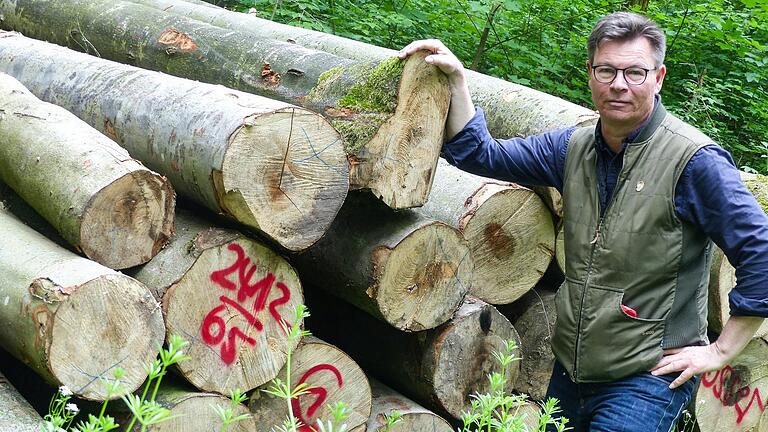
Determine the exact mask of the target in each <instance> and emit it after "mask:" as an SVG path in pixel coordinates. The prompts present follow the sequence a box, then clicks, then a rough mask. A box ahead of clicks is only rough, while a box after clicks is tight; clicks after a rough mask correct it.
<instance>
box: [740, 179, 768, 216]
mask: <svg viewBox="0 0 768 432" xmlns="http://www.w3.org/2000/svg"><path fill="white" fill-rule="evenodd" d="M744 183H745V184H746V185H747V189H749V191H750V192H752V195H754V196H755V198H757V202H758V203H759V204H760V207H762V208H763V211H764V212H766V213H768V176H764V175H757V177H756V178H754V179H752V180H747V181H746V182H744Z"/></svg>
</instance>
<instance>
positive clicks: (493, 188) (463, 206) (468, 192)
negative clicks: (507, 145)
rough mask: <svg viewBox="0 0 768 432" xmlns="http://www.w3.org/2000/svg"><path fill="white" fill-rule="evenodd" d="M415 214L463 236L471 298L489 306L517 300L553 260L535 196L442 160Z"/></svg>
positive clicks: (546, 220) (545, 218)
mask: <svg viewBox="0 0 768 432" xmlns="http://www.w3.org/2000/svg"><path fill="white" fill-rule="evenodd" d="M418 211H419V212H420V213H423V214H424V215H426V216H428V217H431V218H434V219H436V220H439V221H441V222H444V223H446V224H448V225H451V226H452V227H454V228H456V229H458V230H459V231H460V232H461V233H462V234H463V235H464V238H465V239H467V241H468V242H469V245H470V248H471V251H472V253H471V255H472V261H473V262H474V265H475V269H474V272H473V273H472V279H471V282H470V285H471V288H470V294H472V295H473V296H475V297H478V298H480V299H481V300H483V301H486V302H488V303H491V304H506V303H511V302H513V301H515V300H516V299H518V298H520V297H521V296H522V295H523V294H525V293H526V292H528V290H530V289H531V288H532V287H533V286H534V285H536V283H537V282H538V281H539V279H541V276H542V275H543V274H544V272H545V271H546V269H547V267H548V266H549V263H550V262H551V261H552V256H553V255H554V247H555V232H554V228H553V225H552V214H551V213H550V212H549V210H548V209H547V208H546V207H545V206H544V203H543V202H542V201H541V199H540V198H539V196H538V195H536V194H535V193H534V192H533V191H531V190H530V189H527V188H524V187H522V186H518V185H516V184H514V183H507V182H502V181H496V180H491V179H488V178H484V177H479V176H476V175H472V174H469V173H467V172H464V171H461V170H459V169H458V168H455V167H453V166H451V165H449V164H448V162H446V161H445V160H443V159H441V160H440V162H439V163H438V168H437V174H436V175H435V183H434V184H433V186H432V193H431V194H430V196H429V201H427V203H426V204H425V205H424V207H422V208H421V209H419V210H418Z"/></svg>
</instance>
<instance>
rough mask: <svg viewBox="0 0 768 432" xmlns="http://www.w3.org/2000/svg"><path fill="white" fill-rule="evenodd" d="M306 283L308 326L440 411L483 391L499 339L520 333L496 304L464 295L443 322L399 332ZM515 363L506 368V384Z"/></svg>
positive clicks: (454, 413) (451, 412)
mask: <svg viewBox="0 0 768 432" xmlns="http://www.w3.org/2000/svg"><path fill="white" fill-rule="evenodd" d="M313 288H314V287H312V288H311V289H307V293H306V294H307V304H308V306H309V309H310V310H311V311H312V316H311V317H310V318H309V319H308V324H307V325H308V326H309V328H311V329H313V330H312V331H313V332H314V333H315V334H317V335H318V336H320V337H322V338H323V340H327V341H329V342H331V343H333V344H335V345H336V346H338V347H339V348H341V349H343V350H344V351H345V352H346V353H348V354H349V355H350V356H352V358H353V359H355V361H357V362H358V364H360V366H362V367H363V369H365V370H366V371H368V372H369V373H371V374H372V375H374V376H375V377H377V378H379V379H380V380H381V381H383V382H384V383H386V384H387V385H389V386H391V387H392V388H394V389H396V390H397V391H399V392H401V393H403V394H404V395H406V396H408V397H409V398H411V399H413V400H415V401H417V402H418V403H419V404H421V405H423V406H425V407H427V408H429V409H430V410H432V411H434V412H435V413H438V414H440V415H448V416H450V417H454V418H459V417H460V416H461V412H462V411H468V410H469V409H470V397H469V396H470V395H471V394H474V393H476V392H480V393H485V392H487V391H488V388H489V384H488V373H490V372H492V371H497V372H498V371H499V365H498V363H497V361H496V359H495V358H494V356H493V353H494V352H496V351H503V349H504V346H503V342H504V341H507V340H513V341H514V342H515V343H517V344H518V345H519V344H520V339H519V337H518V335H517V332H515V329H514V328H513V327H512V325H511V324H510V323H509V320H507V319H506V318H505V317H504V316H503V315H501V313H499V312H498V311H497V310H496V308H495V307H493V306H491V305H489V304H488V303H485V302H483V301H481V300H478V299H475V298H473V297H469V296H467V298H466V300H465V301H464V303H463V304H462V306H461V308H459V310H458V311H456V314H455V315H454V316H453V318H451V320H450V321H448V322H447V323H445V324H443V325H441V326H439V327H437V328H434V329H431V330H425V331H421V332H414V333H408V332H403V331H399V330H397V329H395V328H393V327H392V326H388V325H387V324H386V323H383V322H381V321H378V320H375V319H373V318H372V317H371V316H370V315H368V314H366V313H364V312H362V311H360V310H359V309H357V308H355V307H352V306H351V305H349V304H348V303H345V302H341V301H334V300H332V299H331V298H329V297H327V296H323V295H322V293H321V292H317V291H316V290H314V289H313ZM519 372H520V367H519V364H518V363H516V362H513V363H512V364H511V365H510V366H509V367H508V371H507V374H506V380H507V383H509V384H508V385H507V387H508V388H510V389H511V388H512V383H514V382H515V381H516V380H517V377H518V374H519Z"/></svg>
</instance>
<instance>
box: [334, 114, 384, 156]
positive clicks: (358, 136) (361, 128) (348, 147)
mask: <svg viewBox="0 0 768 432" xmlns="http://www.w3.org/2000/svg"><path fill="white" fill-rule="evenodd" d="M388 117H389V116H388V115H386V114H357V115H354V116H351V117H348V118H346V119H336V120H332V121H331V124H333V127H334V128H336V130H337V131H338V132H339V133H340V134H341V137H342V138H344V151H346V152H347V154H354V155H356V154H357V153H358V152H359V151H360V150H361V149H362V148H363V147H364V146H365V145H366V144H368V142H369V141H370V140H371V138H373V136H374V135H375V134H376V131H378V130H379V127H381V124H382V123H384V121H385V120H386V119H387V118H388Z"/></svg>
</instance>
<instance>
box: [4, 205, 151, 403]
mask: <svg viewBox="0 0 768 432" xmlns="http://www.w3.org/2000/svg"><path fill="white" fill-rule="evenodd" d="M0 243H1V244H2V245H3V247H2V248H0V279H2V281H3V284H2V285H0V345H2V347H3V348H4V349H5V350H7V351H8V352H9V353H11V354H12V355H13V356H14V357H16V358H18V359H19V360H21V361H23V362H24V363H26V364H27V365H28V366H29V367H31V368H32V369H34V370H35V371H36V372H37V373H38V374H39V375H41V376H42V377H43V378H45V379H46V381H48V382H50V383H52V384H55V385H66V386H67V387H69V388H70V389H71V390H72V391H73V392H74V393H75V394H76V395H78V396H80V397H82V398H85V399H91V400H103V399H104V398H105V397H106V393H105V391H106V389H105V388H104V385H103V383H102V382H101V380H100V379H99V378H101V377H104V378H106V379H111V377H112V373H113V372H114V369H115V368H116V367H118V366H119V367H120V368H122V369H123V370H124V371H125V375H124V376H123V378H122V380H121V382H122V385H123V387H124V388H125V391H126V392H130V391H133V390H135V389H136V388H138V387H139V385H141V383H142V382H144V379H145V378H146V377H147V372H146V369H145V368H146V365H148V364H150V363H151V362H152V360H154V358H155V356H157V352H158V349H159V346H160V344H161V343H162V340H163V335H164V334H165V327H164V325H163V320H162V316H161V312H160V307H159V305H158V304H157V302H156V301H155V300H154V299H153V298H152V294H151V293H150V292H149V290H148V289H147V288H146V287H145V286H144V285H142V284H141V283H139V282H137V281H136V280H134V279H132V278H130V277H128V276H125V275H123V274H120V273H117V272H115V271H113V270H110V269H108V268H106V267H104V266H102V265H100V264H97V263H95V262H93V261H90V260H87V259H85V258H81V257H79V256H76V255H75V254H73V253H72V252H69V251H67V250H65V249H62V248H61V247H59V246H57V245H55V244H54V243H52V242H51V241H49V240H48V239H46V238H45V237H43V236H42V235H40V234H39V233H37V232H36V231H33V230H32V229H30V228H29V227H27V226H26V225H24V224H23V223H22V222H21V221H19V220H18V219H16V218H15V217H13V216H12V215H10V214H9V213H8V212H7V211H6V210H0ZM114 397H116V396H114Z"/></svg>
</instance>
